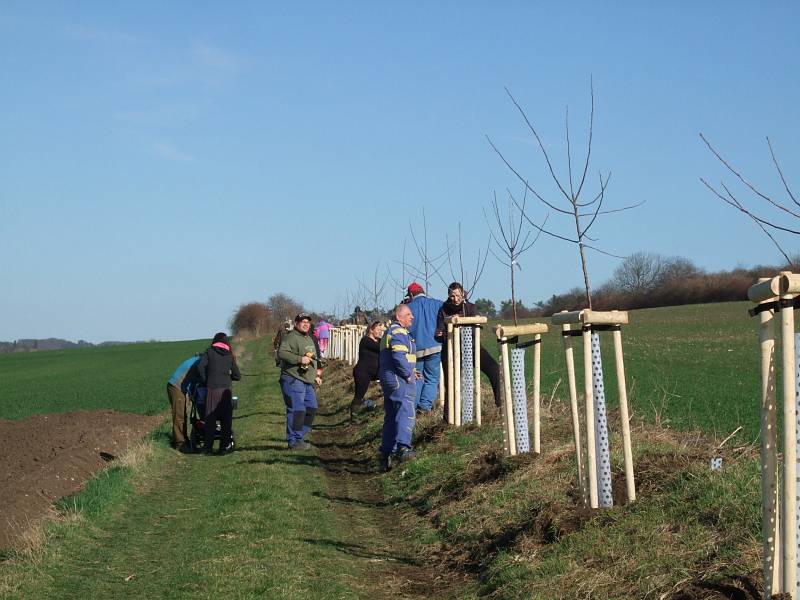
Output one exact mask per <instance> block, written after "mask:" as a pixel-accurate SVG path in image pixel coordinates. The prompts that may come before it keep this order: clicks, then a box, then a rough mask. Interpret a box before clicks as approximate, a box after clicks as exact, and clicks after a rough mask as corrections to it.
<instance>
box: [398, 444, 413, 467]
mask: <svg viewBox="0 0 800 600" xmlns="http://www.w3.org/2000/svg"><path fill="white" fill-rule="evenodd" d="M394 459H395V460H396V461H397V462H399V463H404V462H409V461H412V460H417V453H416V452H414V450H413V449H411V448H409V447H408V446H398V447H397V450H395V452H394Z"/></svg>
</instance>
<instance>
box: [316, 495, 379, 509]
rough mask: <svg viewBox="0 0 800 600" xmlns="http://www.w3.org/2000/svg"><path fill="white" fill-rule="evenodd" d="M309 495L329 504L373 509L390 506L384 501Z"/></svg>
mask: <svg viewBox="0 0 800 600" xmlns="http://www.w3.org/2000/svg"><path fill="white" fill-rule="evenodd" d="M311 495H312V496H316V497H317V498H322V499H323V500H328V501H330V502H338V503H339V504H358V505H359V506H372V507H375V508H386V507H387V506H391V505H392V504H391V503H390V502H388V501H386V500H364V499H362V498H351V497H350V496H331V495H329V494H326V493H325V492H312V493H311Z"/></svg>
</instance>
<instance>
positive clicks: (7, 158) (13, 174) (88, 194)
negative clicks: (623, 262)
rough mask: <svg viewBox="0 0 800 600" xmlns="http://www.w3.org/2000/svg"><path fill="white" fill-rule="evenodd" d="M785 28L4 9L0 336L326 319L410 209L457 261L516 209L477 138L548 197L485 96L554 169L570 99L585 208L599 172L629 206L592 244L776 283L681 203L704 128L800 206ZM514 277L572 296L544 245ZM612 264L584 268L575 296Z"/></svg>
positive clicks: (729, 228)
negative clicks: (494, 202) (740, 268)
mask: <svg viewBox="0 0 800 600" xmlns="http://www.w3.org/2000/svg"><path fill="white" fill-rule="evenodd" d="M799 17H800V9H798V5H797V4H796V3H790V2H781V3H777V2H775V3H773V2H766V3H753V2H672V3H666V2H658V3H655V2H653V3H642V2H635V3H634V2H630V3H626V2H614V3H606V4H605V5H600V3H589V2H587V3H577V2H573V3H569V6H568V7H563V8H562V7H561V3H542V2H506V3H488V2H484V3H478V2H405V3H393V4H390V3H373V2H338V3H312V2H309V3H304V4H300V3H265V2H252V3H250V2H236V3H210V2H171V3H163V2H135V3H118V2H99V1H98V2H76V3H63V2H52V3H48V2H35V3H32V2H13V1H11V2H9V1H6V2H4V3H3V4H2V5H0V140H2V143H0V239H1V240H2V250H3V260H2V263H0V340H13V339H16V338H20V337H48V336H55V337H64V338H68V339H78V338H83V339H87V340H89V341H93V342H99V341H103V340H109V339H119V340H138V339H164V340H169V339H186V338H197V337H206V336H210V335H211V334H213V333H214V332H215V331H217V330H219V329H224V328H225V325H226V322H227V320H228V318H229V316H230V314H231V312H232V311H233V310H234V309H235V307H236V306H237V305H239V304H240V303H243V302H247V301H252V300H264V299H266V298H267V297H268V296H269V295H270V294H271V293H273V292H277V291H283V292H286V293H288V294H291V295H293V296H295V297H297V298H298V299H300V300H301V301H303V302H304V303H305V304H306V305H307V306H308V307H310V308H313V309H321V310H330V309H331V308H332V307H333V306H334V305H336V304H337V303H339V304H341V303H342V302H343V300H344V298H345V297H346V296H347V294H348V291H351V290H352V289H353V288H354V287H355V286H357V285H358V284H357V278H358V277H361V278H362V279H366V278H368V277H369V276H370V274H371V273H372V272H373V271H374V269H375V268H376V266H377V265H378V264H380V269H381V271H385V269H386V265H387V264H389V265H392V266H394V267H395V271H396V273H397V274H398V275H399V269H398V268H397V266H396V263H393V262H392V261H396V260H399V259H400V257H401V253H402V242H403V239H404V238H405V237H407V235H408V221H409V219H419V218H420V216H421V211H422V209H423V207H425V211H426V214H427V216H428V222H429V229H430V230H431V232H432V233H431V247H432V250H434V251H435V250H436V249H437V248H439V249H441V248H443V247H444V234H445V233H448V234H450V236H453V235H454V234H455V233H456V230H457V220H459V219H460V220H461V222H462V227H463V230H464V239H465V241H467V242H468V243H469V246H470V248H469V249H468V250H467V256H472V255H474V253H475V252H476V251H477V248H478V247H479V246H482V245H483V244H484V243H485V239H486V225H485V223H484V220H483V216H482V213H481V209H482V207H486V206H488V202H489V201H490V199H491V197H492V191H493V190H495V189H496V190H498V191H500V192H502V190H504V189H505V188H506V187H507V186H510V187H511V188H512V189H514V190H515V191H518V190H519V184H518V182H517V181H516V180H515V179H514V177H513V176H512V174H511V173H510V172H509V171H508V170H507V169H506V167H505V166H504V165H503V164H502V163H501V162H500V160H499V159H498V157H497V156H496V155H495V154H494V153H493V152H492V150H491V148H490V147H489V146H488V144H487V142H486V140H485V137H484V136H485V135H486V134H488V135H489V136H491V137H492V139H493V140H494V141H495V142H496V143H497V144H498V145H499V146H500V147H501V148H502V149H503V151H504V152H506V153H507V155H508V156H509V158H510V159H511V160H512V161H513V162H514V164H515V165H516V166H518V167H519V169H520V170H521V171H522V172H524V173H525V174H526V176H527V177H529V178H530V180H531V182H532V183H533V185H535V186H536V187H537V188H539V189H541V190H542V191H543V192H545V193H546V194H548V197H553V188H552V185H551V184H550V182H549V180H548V177H547V174H546V171H545V170H544V165H543V163H542V160H541V157H540V155H539V154H538V153H537V150H536V148H535V147H534V146H533V144H532V139H531V137H530V135H529V134H528V133H527V131H526V129H525V126H524V123H523V122H522V121H521V119H520V117H519V115H518V113H517V112H516V111H515V109H514V107H513V105H512V104H511V102H510V101H509V99H508V98H507V96H506V95H505V92H504V89H503V88H504V86H508V87H509V88H510V89H511V90H512V92H513V93H514V94H515V96H516V97H517V98H518V99H519V101H520V102H521V103H522V104H523V105H524V107H525V108H526V110H527V112H528V114H529V115H530V117H531V118H532V119H533V120H534V122H535V123H536V124H537V126H538V127H539V129H540V132H541V134H542V136H543V138H544V141H545V143H546V144H547V145H548V147H549V148H550V150H551V151H552V153H553V156H554V157H555V159H556V160H555V162H556V165H557V168H559V169H562V168H563V166H564V159H563V157H564V151H565V147H564V141H563V140H564V138H563V124H564V110H565V108H566V107H567V106H569V108H570V115H571V130H572V134H573V138H572V139H573V145H574V146H575V149H576V151H577V152H576V153H579V152H581V151H582V149H583V145H584V139H585V138H584V135H585V125H586V120H587V109H588V98H589V81H590V77H593V78H594V87H595V96H596V120H595V141H594V148H593V152H594V156H593V162H592V169H591V174H592V177H593V182H592V187H591V188H590V190H592V191H594V190H595V189H596V183H594V180H596V177H597V172H598V171H599V170H602V171H603V172H604V173H605V172H607V171H609V170H610V171H612V173H613V176H612V180H611V184H610V186H609V189H608V192H607V199H606V201H607V205H608V206H609V208H611V207H614V206H623V205H626V204H631V203H633V202H638V201H641V200H646V204H645V205H644V206H642V207H641V208H639V209H637V210H636V211H632V212H628V213H622V214H618V215H609V216H607V217H606V218H605V219H603V220H602V221H600V222H598V224H597V225H596V226H595V229H594V233H595V235H596V236H597V237H599V238H600V239H599V242H598V244H599V245H601V246H602V247H603V248H606V249H608V250H610V251H612V252H614V253H617V254H623V255H624V254H628V253H631V252H634V251H639V250H646V251H652V252H658V253H661V254H666V255H682V256H686V257H688V258H690V259H692V260H693V261H695V262H696V263H697V264H698V265H699V266H702V267H704V268H707V269H720V268H730V267H733V266H735V265H753V264H756V263H763V262H776V261H777V260H778V258H779V255H778V254H777V252H776V251H775V250H774V249H773V248H772V247H771V245H770V244H769V242H768V241H767V240H766V239H765V238H764V237H763V235H762V234H760V233H759V232H758V231H757V230H756V229H755V227H754V226H753V225H752V224H751V223H748V222H747V221H746V220H745V218H744V217H743V216H741V215H739V214H737V213H735V212H734V211H733V210H731V209H729V208H727V207H725V206H723V205H722V204H721V203H720V202H719V201H717V200H715V199H714V198H713V197H711V195H710V193H709V192H708V191H707V190H705V189H704V188H703V187H702V185H701V184H700V182H699V180H698V178H699V177H700V176H705V177H708V178H710V179H711V180H712V181H715V182H717V181H719V180H720V179H721V178H723V176H724V175H725V174H724V172H723V171H722V169H721V168H720V165H719V164H718V163H717V162H716V161H715V159H714V158H713V157H712V156H711V154H710V153H709V152H708V151H707V150H706V149H705V148H704V147H703V146H702V144H701V142H700V140H699V138H698V132H700V131H703V132H705V133H706V134H707V135H708V136H709V137H710V138H711V139H712V140H713V141H714V143H715V144H717V146H718V147H719V148H720V149H722V150H723V151H724V153H725V154H726V156H727V157H729V158H730V159H731V160H732V161H733V162H734V163H735V164H737V165H739V166H740V167H741V168H742V170H743V171H745V172H746V173H747V174H748V176H749V177H750V178H751V179H752V180H753V181H755V182H757V183H758V184H759V185H761V186H762V187H764V188H765V189H766V190H767V191H769V192H773V193H775V194H776V195H780V194H779V192H780V186H779V182H778V180H777V176H776V175H775V173H774V171H773V170H772V166H771V163H770V160H769V154H768V150H767V147H766V144H765V142H764V136H766V135H769V136H770V137H771V139H772V141H773V144H774V145H775V148H776V150H777V152H778V154H779V156H780V159H781V161H782V163H783V166H784V168H785V171H786V174H787V176H788V178H789V180H790V182H793V183H794V187H795V190H796V191H800V147H798V139H799V138H800V116H799V115H800V111H798V106H800V80H799V79H798V77H797V74H798V73H799V72H800V36H798V35H797V25H798V23H800V18H799ZM726 180H728V181H729V180H730V178H727V177H726ZM743 197H747V198H749V196H743ZM535 214H538V215H543V214H544V210H542V209H541V208H539V207H536V211H535ZM550 224H551V226H552V227H553V228H554V229H558V230H562V231H565V232H568V231H569V229H568V223H567V222H566V221H562V220H560V219H559V218H558V217H557V216H555V215H553V216H551V222H550ZM784 240H785V243H786V245H787V246H788V247H789V249H790V250H792V251H797V250H798V249H800V244H798V243H797V242H796V241H795V240H792V239H786V238H784ZM470 260H471V261H472V260H474V259H473V258H470ZM521 264H522V267H523V270H522V271H521V273H520V275H521V277H520V283H519V289H520V297H521V299H522V300H523V301H525V303H526V304H530V303H532V302H534V301H535V300H538V299H544V298H547V297H549V296H550V295H551V294H553V293H556V292H560V291H564V290H566V289H568V288H570V287H573V286H576V285H579V284H580V283H581V275H580V267H579V263H578V259H577V252H576V250H575V248H574V247H573V246H570V245H566V244H563V243H562V242H558V241H556V240H551V239H542V240H540V242H539V244H538V245H537V246H536V247H535V248H534V249H533V250H531V251H530V252H529V253H528V254H527V255H525V256H524V257H523V258H522V260H521ZM617 264H618V261H617V260H616V259H613V258H610V257H607V256H603V255H597V254H592V255H590V269H591V276H592V279H593V283H594V284H595V285H597V284H600V283H602V282H603V281H604V280H606V279H607V278H608V277H609V276H610V275H611V273H612V272H613V270H614V268H615V267H616V266H617ZM507 278H508V277H507V272H506V270H505V269H504V268H502V267H501V266H500V265H498V264H497V263H496V262H494V260H493V259H491V258H490V262H489V264H488V265H487V269H486V273H485V275H484V277H483V279H482V280H481V282H480V284H479V286H478V289H477V290H476V292H475V296H484V297H489V298H492V299H494V300H495V301H499V300H501V299H503V298H507V297H509V296H510V292H509V291H508V282H507ZM446 279H448V280H449V279H450V277H449V275H448V276H446ZM431 292H432V293H433V295H438V296H442V295H443V294H444V288H443V286H442V285H440V284H439V285H436V286H434V287H433V289H432V290H431ZM393 299H394V298H393V297H390V296H387V299H386V302H387V303H389V302H391V301H392V300H393Z"/></svg>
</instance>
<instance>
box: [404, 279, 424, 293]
mask: <svg viewBox="0 0 800 600" xmlns="http://www.w3.org/2000/svg"><path fill="white" fill-rule="evenodd" d="M408 293H409V294H411V295H412V296H416V295H417V294H424V293H425V288H423V287H422V286H421V285H420V284H418V283H417V282H416V281H414V282H413V283H412V284H411V285H409V286H408Z"/></svg>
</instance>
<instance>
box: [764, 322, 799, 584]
mask: <svg viewBox="0 0 800 600" xmlns="http://www.w3.org/2000/svg"><path fill="white" fill-rule="evenodd" d="M794 368H795V382H794V385H795V407H796V408H795V416H796V417H797V423H796V425H795V432H794V433H795V440H796V444H795V448H796V449H797V455H796V456H800V439H798V437H797V432H798V431H800V333H795V334H794ZM785 485H789V483H788V482H787V483H786V484H785ZM794 487H795V490H796V492H797V497H798V498H800V477H797V476H795V480H794ZM795 515H796V519H797V522H796V524H795V527H796V530H797V538H796V539H797V540H800V502H798V503H797V505H796V506H795ZM765 525H766V524H765ZM795 556H800V543H798V548H797V554H796V555H795ZM792 598H800V577H798V578H797V582H796V584H795V588H794V589H793V590H792Z"/></svg>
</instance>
